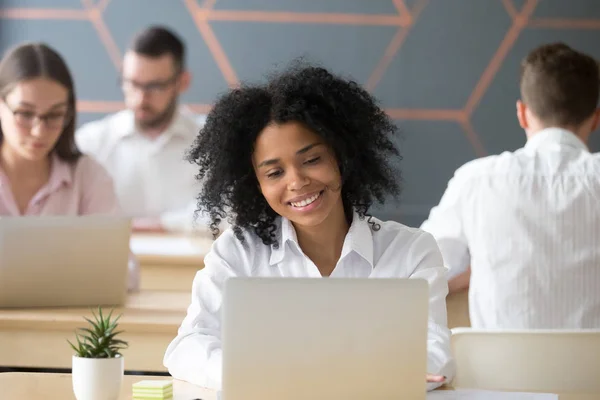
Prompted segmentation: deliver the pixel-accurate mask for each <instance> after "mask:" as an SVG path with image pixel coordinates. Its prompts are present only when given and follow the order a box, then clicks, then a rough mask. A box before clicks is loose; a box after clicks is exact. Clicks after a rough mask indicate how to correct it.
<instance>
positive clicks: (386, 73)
mask: <svg viewBox="0 0 600 400" xmlns="http://www.w3.org/2000/svg"><path fill="white" fill-rule="evenodd" d="M0 1H1V0H0ZM0 4H2V10H1V13H0V49H1V50H2V51H4V50H5V49H6V48H7V47H9V46H12V45H14V44H16V43H18V42H21V41H25V40H34V41H40V40H43V41H46V42H47V43H49V44H50V45H52V46H54V47H55V48H57V49H58V50H59V51H60V52H61V53H62V54H63V55H64V56H65V58H66V59H67V61H68V63H69V65H70V66H71V68H72V70H73V73H74V75H75V80H76V85H77V90H78V96H79V100H80V104H79V106H80V107H79V110H80V113H79V122H80V123H82V122H85V121H89V120H92V119H96V118H99V117H101V116H103V115H104V114H106V113H107V112H111V111H116V110H118V109H120V108H121V107H122V104H121V100H122V98H121V93H120V91H119V87H118V85H117V79H118V72H117V71H118V64H119V60H120V58H121V55H122V53H123V51H124V49H125V47H126V46H127V43H128V41H129V39H130V37H131V36H132V35H133V34H134V32H136V31H138V30H140V29H142V28H143V27H145V26H146V25H148V24H152V23H161V24H166V25H168V26H170V27H172V28H173V29H175V30H176V31H177V32H178V33H179V34H181V35H182V36H183V37H184V38H185V41H186V44H187V47H188V51H189V65H190V68H191V70H192V72H193V73H194V82H193V85H192V88H191V90H190V91H189V93H187V94H186V95H185V96H184V98H183V100H184V102H186V103H188V104H190V105H191V106H192V107H193V109H194V110H196V111H198V112H203V111H206V110H207V109H208V108H209V107H210V104H211V103H212V102H213V101H214V99H215V96H216V95H217V94H219V93H221V92H222V91H224V90H225V89H227V87H228V85H229V84H235V83H236V82H238V81H239V80H257V79H260V78H261V77H262V76H263V74H264V73H265V72H266V71H268V70H272V69H273V68H274V67H275V66H277V65H280V64H286V62H287V61H289V60H290V59H292V58H296V57H298V56H307V57H308V58H309V59H310V60H313V61H316V62H319V63H322V64H323V65H325V66H327V67H329V68H331V69H333V70H334V71H336V72H340V73H344V74H346V75H349V76H352V77H354V78H355V79H356V80H357V81H359V82H361V83H363V84H365V85H366V86H367V88H369V90H371V92H372V93H374V94H375V95H376V96H378V97H379V98H380V99H381V101H382V103H383V105H384V106H385V107H386V109H388V111H389V113H390V114H391V115H392V116H393V117H394V118H395V119H396V120H397V121H398V124H399V126H400V127H401V129H402V132H403V138H402V140H400V141H399V144H400V147H401V150H402V153H403V155H404V160H403V162H402V169H403V171H404V178H405V181H404V188H405V189H404V194H403V196H402V199H401V202H400V205H398V204H388V205H387V206H386V207H384V209H383V210H380V211H378V212H377V214H378V215H380V216H383V217H386V218H394V219H398V220H401V221H403V222H405V223H407V224H409V225H418V224H419V223H420V222H421V221H422V220H423V218H424V217H425V216H426V215H427V213H428V211H429V209H430V208H431V206H432V205H434V204H436V203H437V201H438V200H439V198H440V196H441V194H442V192H443V190H444V188H445V186H446V183H447V181H448V179H449V178H450V177H451V176H452V173H453V171H454V170H455V169H456V168H457V167H458V166H460V165H461V164H463V163H464V162H466V161H468V160H471V159H473V158H475V157H478V156H483V155H486V154H495V153H499V152H501V151H504V150H513V149H515V148H517V147H519V146H521V145H523V143H524V135H523V133H522V132H521V130H520V129H519V126H518V124H517V121H516V118H515V115H514V109H515V105H514V104H515V101H516V100H517V98H518V73H519V61H520V59H521V58H522V57H524V56H525V55H526V54H527V52H528V51H529V50H531V49H532V48H533V47H535V46H538V45H540V44H542V43H546V42H552V41H558V40H560V41H565V42H567V43H568V44H570V45H572V46H574V47H576V48H577V49H580V50H583V51H586V52H589V53H591V54H593V55H595V56H596V57H598V58H600V1H598V0H539V1H533V0H404V1H402V0H217V1H211V0H207V1H203V0H197V1H196V0H187V1H186V0H112V1H110V0H109V1H106V0H82V1H79V0H3V1H1V2H0ZM598 136H600V134H599V135H597V136H596V137H598ZM592 147H593V148H594V149H598V148H599V147H600V140H598V139H594V142H593V144H592Z"/></svg>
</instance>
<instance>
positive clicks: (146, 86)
mask: <svg viewBox="0 0 600 400" xmlns="http://www.w3.org/2000/svg"><path fill="white" fill-rule="evenodd" d="M179 75H180V74H179V73H177V74H175V75H174V76H172V77H171V78H169V79H166V80H163V81H152V82H147V83H140V82H136V81H134V80H133V79H126V78H121V80H120V84H121V88H122V89H123V91H124V92H126V93H131V92H135V91H138V90H139V91H142V92H144V93H148V94H153V93H162V92H164V91H166V90H167V89H169V88H170V87H171V86H172V85H173V84H174V83H175V82H176V81H177V78H179Z"/></svg>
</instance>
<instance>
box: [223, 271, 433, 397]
mask: <svg viewBox="0 0 600 400" xmlns="http://www.w3.org/2000/svg"><path fill="white" fill-rule="evenodd" d="M428 292H429V286H428V283H427V281H425V280H420V279H362V278H361V279H359V278H356V279H352V278H323V279H319V278H230V279H229V280H227V282H226V283H225V290H224V302H223V308H222V310H221V312H222V321H223V325H222V332H221V333H222V337H221V339H222V346H223V381H222V392H221V393H220V394H221V399H222V400H264V399H285V400H306V399H310V400H326V399H327V400H331V399H344V400H359V399H360V400H366V399H369V400H378V399H410V400H424V399H425V398H426V382H425V374H426V372H427V371H426V369H427V319H428V309H429V296H428Z"/></svg>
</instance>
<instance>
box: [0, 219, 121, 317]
mask: <svg viewBox="0 0 600 400" xmlns="http://www.w3.org/2000/svg"><path fill="white" fill-rule="evenodd" d="M129 236H130V220H129V219H127V218H120V217H109V216H81V217H66V216H48V217H45V216H32V217H2V218H0V307H1V308H9V307H59V306H97V305H121V304H123V303H124V301H125V296H126V294H127V276H128V274H127V265H128V261H129Z"/></svg>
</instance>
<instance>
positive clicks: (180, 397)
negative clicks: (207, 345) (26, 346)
mask: <svg viewBox="0 0 600 400" xmlns="http://www.w3.org/2000/svg"><path fill="white" fill-rule="evenodd" d="M146 379H152V380H158V379H160V380H167V379H172V378H171V377H165V376H148V375H125V376H124V377H123V386H122V387H121V396H120V398H119V400H130V399H131V398H132V394H131V389H132V385H133V384H134V383H136V382H139V381H143V380H146ZM0 390H1V391H2V395H1V397H2V400H25V399H27V400H28V399H32V400H33V399H60V400H74V399H75V395H74V394H73V386H72V381H71V375H70V374H37V373H20V372H17V373H13V372H5V373H0ZM198 398H199V399H202V400H216V399H217V395H216V392H214V391H211V390H208V389H203V388H200V387H198V386H194V385H191V384H189V383H186V382H182V381H178V380H174V381H173V400H192V399H198Z"/></svg>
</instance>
